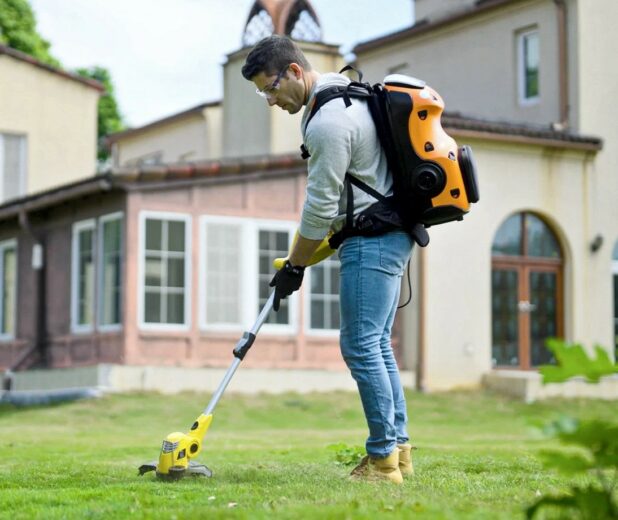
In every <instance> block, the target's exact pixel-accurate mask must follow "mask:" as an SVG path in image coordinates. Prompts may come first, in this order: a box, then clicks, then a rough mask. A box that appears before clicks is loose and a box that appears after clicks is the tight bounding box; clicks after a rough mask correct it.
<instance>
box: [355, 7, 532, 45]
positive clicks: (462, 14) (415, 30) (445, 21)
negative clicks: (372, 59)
mask: <svg viewBox="0 0 618 520" xmlns="http://www.w3.org/2000/svg"><path fill="white" fill-rule="evenodd" d="M517 1H521V0H487V1H485V2H483V3H477V4H476V5H474V6H472V7H466V8H465V9H463V10H461V11H459V12H457V13H455V14H452V15H447V16H444V17H442V18H438V19H436V20H427V19H422V20H419V21H418V22H417V23H415V24H414V25H412V26H411V27H408V28H406V29H402V30H400V31H396V32H393V33H390V34H386V35H384V36H380V37H378V38H374V39H372V40H367V41H364V42H361V43H359V44H357V45H356V46H355V47H354V48H353V49H352V52H353V53H354V54H356V55H358V54H362V53H364V52H369V51H372V50H375V49H376V48H379V47H382V46H384V45H387V44H390V43H397V42H399V41H401V40H405V39H407V38H412V37H415V36H418V35H420V34H424V33H427V32H429V31H433V30H436V29H439V28H441V27H444V26H447V25H451V24H454V23H457V22H460V21H462V20H465V19H467V18H470V17H473V16H477V15H478V14H480V13H484V12H488V11H490V10H492V9H496V8H499V7H501V6H503V5H506V4H509V3H513V2H517Z"/></svg>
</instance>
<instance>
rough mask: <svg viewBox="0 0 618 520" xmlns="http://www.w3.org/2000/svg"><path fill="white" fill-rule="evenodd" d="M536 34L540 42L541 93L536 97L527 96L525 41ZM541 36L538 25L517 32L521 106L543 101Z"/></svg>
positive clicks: (518, 79) (518, 83)
mask: <svg viewBox="0 0 618 520" xmlns="http://www.w3.org/2000/svg"><path fill="white" fill-rule="evenodd" d="M532 35H536V37H537V40H538V44H539V93H538V94H537V95H536V96H534V97H526V56H525V52H524V48H525V45H524V41H525V39H526V38H528V37H529V36H532ZM540 62H541V36H540V32H539V29H538V27H534V28H531V29H528V30H524V31H521V32H519V33H517V90H518V98H519V104H520V105H521V106H532V105H537V104H539V103H540V101H541V94H540V93H541V76H540V71H541V63H540Z"/></svg>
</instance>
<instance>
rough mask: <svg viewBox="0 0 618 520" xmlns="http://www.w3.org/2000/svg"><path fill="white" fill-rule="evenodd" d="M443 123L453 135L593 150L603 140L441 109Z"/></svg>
mask: <svg viewBox="0 0 618 520" xmlns="http://www.w3.org/2000/svg"><path fill="white" fill-rule="evenodd" d="M442 126H443V127H444V128H445V129H446V131H447V132H449V133H452V134H453V135H454V136H456V137H457V136H459V137H473V138H474V137H476V138H479V139H488V140H492V141H506V142H514V143H528V144H535V145H540V146H549V147H554V148H570V149H576V150H587V151H595V152H596V151H599V150H601V149H602V148H603V140H602V139H601V138H599V137H595V136H587V135H581V134H577V133H574V132H571V131H570V130H561V129H560V128H559V127H557V126H554V125H538V124H531V123H514V122H512V121H493V120H489V119H480V118H473V117H469V116H464V115H462V114H460V113H457V112H444V114H443V115H442Z"/></svg>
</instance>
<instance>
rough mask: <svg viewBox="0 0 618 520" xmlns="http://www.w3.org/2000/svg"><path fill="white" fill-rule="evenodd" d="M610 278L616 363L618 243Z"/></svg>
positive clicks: (617, 349) (615, 248) (617, 357)
mask: <svg viewBox="0 0 618 520" xmlns="http://www.w3.org/2000/svg"><path fill="white" fill-rule="evenodd" d="M612 276H613V278H614V355H615V357H614V359H615V360H616V361H618V241H617V242H616V245H615V246H614V251H613V254H612Z"/></svg>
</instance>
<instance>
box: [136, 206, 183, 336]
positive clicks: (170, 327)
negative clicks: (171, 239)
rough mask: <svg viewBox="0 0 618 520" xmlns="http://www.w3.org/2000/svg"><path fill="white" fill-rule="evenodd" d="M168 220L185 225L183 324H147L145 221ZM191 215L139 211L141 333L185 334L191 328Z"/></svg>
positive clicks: (139, 311) (139, 314) (138, 304)
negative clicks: (145, 303)
mask: <svg viewBox="0 0 618 520" xmlns="http://www.w3.org/2000/svg"><path fill="white" fill-rule="evenodd" d="M148 219H154V220H168V221H176V222H184V223H185V265H184V267H185V285H184V311H185V312H184V322H183V323H147V322H146V321H145V319H144V318H145V316H144V313H145V311H146V309H145V305H144V299H145V286H144V274H145V270H146V262H145V261H146V220H148ZM191 224H192V219H191V215H188V214H186V213H177V212H171V211H140V212H139V259H138V274H137V276H138V284H137V287H138V289H137V291H138V301H137V313H138V314H137V316H138V326H139V328H140V330H143V331H162V332H166V331H167V332H187V331H189V330H190V328H191V300H192V290H191V288H192V284H191V265H192V262H191V259H192V256H193V255H192V250H191V244H192V242H191V235H192V225H191Z"/></svg>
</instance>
